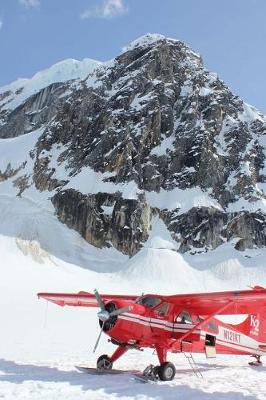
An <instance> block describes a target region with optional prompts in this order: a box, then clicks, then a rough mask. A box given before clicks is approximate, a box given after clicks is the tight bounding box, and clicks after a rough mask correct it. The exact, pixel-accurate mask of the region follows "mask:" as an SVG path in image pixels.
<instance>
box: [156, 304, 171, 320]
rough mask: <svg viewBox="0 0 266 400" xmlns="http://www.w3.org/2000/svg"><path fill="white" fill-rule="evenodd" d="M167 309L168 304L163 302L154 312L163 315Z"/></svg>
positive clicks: (166, 312)
mask: <svg viewBox="0 0 266 400" xmlns="http://www.w3.org/2000/svg"><path fill="white" fill-rule="evenodd" d="M168 311H169V304H168V303H163V304H162V305H161V306H159V307H158V308H156V310H155V313H156V314H157V315H158V316H160V317H164V316H165V315H167V314H168Z"/></svg>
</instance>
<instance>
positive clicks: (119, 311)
mask: <svg viewBox="0 0 266 400" xmlns="http://www.w3.org/2000/svg"><path fill="white" fill-rule="evenodd" d="M130 310H132V307H131V306H128V307H122V308H118V310H114V311H112V312H110V314H109V315H110V317H115V316H116V315H121V314H124V313H126V312H128V311H130Z"/></svg>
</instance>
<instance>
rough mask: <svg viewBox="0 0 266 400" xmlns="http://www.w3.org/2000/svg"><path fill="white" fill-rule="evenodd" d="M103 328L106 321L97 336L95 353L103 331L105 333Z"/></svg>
mask: <svg viewBox="0 0 266 400" xmlns="http://www.w3.org/2000/svg"><path fill="white" fill-rule="evenodd" d="M103 328H104V323H103V324H102V327H101V331H100V333H99V336H98V337H97V340H96V343H95V346H94V348H93V353H95V351H96V349H97V347H98V344H99V341H100V339H101V336H102V333H103Z"/></svg>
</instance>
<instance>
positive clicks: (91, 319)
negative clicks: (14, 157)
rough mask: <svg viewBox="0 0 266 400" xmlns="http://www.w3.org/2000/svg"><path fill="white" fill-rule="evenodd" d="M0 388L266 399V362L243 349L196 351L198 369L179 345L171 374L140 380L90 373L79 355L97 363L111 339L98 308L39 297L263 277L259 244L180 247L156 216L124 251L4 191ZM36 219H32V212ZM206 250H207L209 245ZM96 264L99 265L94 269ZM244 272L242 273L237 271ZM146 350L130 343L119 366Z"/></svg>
mask: <svg viewBox="0 0 266 400" xmlns="http://www.w3.org/2000/svg"><path fill="white" fill-rule="evenodd" d="M0 215H1V222H0V254H1V261H0V316H1V330H0V398H1V399H4V400H13V399H14V400H15V399H16V400H20V399H21V400H22V399H31V400H34V399H59V400H60V399H65V400H72V399H79V400H83V399H90V400H91V399H92V400H94V399H95V400H96V399H97V400H102V399H111V400H114V399H120V400H121V399H123V400H131V399H135V400H152V399H154V400H155V399H156V400H158V399H170V400H171V399H175V400H176V399H178V398H180V399H181V398H182V399H183V398H188V399H200V400H201V399H214V398H215V399H218V400H219V399H220V400H225V399H230V400H231V399H236V400H247V399H248V400H249V399H254V400H255V399H259V400H261V399H265V398H266V384H265V380H266V369H265V368H264V367H262V368H261V369H260V370H258V371H257V370H252V369H251V368H250V367H248V366H247V362H248V357H239V358H237V357H221V358H218V359H216V360H214V361H206V360H205V358H204V357H203V356H196V357H195V359H196V361H197V362H198V364H199V367H200V369H201V371H202V373H203V379H200V378H197V377H196V376H195V375H194V374H193V373H192V372H191V370H190V369H189V366H188V364H187V361H186V359H185V357H184V356H183V355H180V356H170V359H171V360H173V361H174V362H175V364H176V366H177V368H178V374H177V378H176V379H175V380H174V381H173V382H171V383H159V384H158V385H150V384H148V385H143V384H140V383H136V382H134V381H133V380H132V377H131V376H130V375H126V376H118V377H115V378H114V377H91V376H87V375H84V374H82V373H79V372H78V371H76V370H75V368H74V366H75V365H80V364H87V365H92V366H93V365H95V361H96V359H97V357H98V356H99V355H100V354H102V353H105V352H107V353H111V352H112V351H113V345H111V344H110V343H108V342H107V340H106V337H103V338H102V340H101V343H100V345H99V347H98V349H97V353H96V354H92V348H93V345H94V342H95V340H96V336H97V334H98V333H99V327H98V322H97V318H96V310H95V309H82V308H80V309H79V308H67V307H66V308H61V307H58V306H55V305H52V304H48V303H46V302H44V301H43V300H38V299H37V297H36V293H37V292H38V291H71V292H72V291H79V290H82V289H83V290H87V291H92V290H93V289H94V288H95V287H97V288H98V289H99V290H100V291H102V292H110V293H111V292H116V293H128V292H130V293H136V294H140V293H141V292H147V291H148V292H156V293H167V294H170V293H179V292H189V291H203V290H221V289H228V288H240V287H241V288H244V287H246V286H247V285H248V284H254V283H259V284H261V285H263V284H264V285H266V276H265V273H264V272H263V267H264V265H263V260H265V251H264V250H253V251H249V252H246V253H239V252H236V251H235V250H233V247H230V246H229V245H227V246H225V247H224V248H223V250H221V249H220V250H218V251H214V252H211V253H208V254H204V255H202V256H201V255H199V256H197V258H195V257H194V258H193V256H183V255H180V254H179V253H177V252H176V251H175V249H174V243H172V242H171V237H170V235H169V234H168V232H167V230H166V228H165V227H164V225H163V223H162V222H161V221H160V220H156V219H155V220H154V221H153V227H152V230H151V234H150V238H149V240H148V241H147V243H146V244H145V245H144V248H143V249H142V250H141V251H140V252H139V253H138V254H137V255H136V256H135V257H133V258H131V259H129V258H128V257H126V256H123V255H121V254H120V253H118V252H115V251H114V250H111V249H106V250H99V249H95V248H93V247H92V246H90V245H88V244H87V243H86V242H85V241H84V240H83V239H81V238H80V237H79V236H78V235H77V233H76V232H74V231H72V230H69V229H68V228H66V227H65V226H64V225H62V224H60V223H59V222H58V221H57V219H56V218H55V217H54V216H53V214H52V212H51V210H49V209H45V208H41V207H40V206H39V205H38V204H36V203H34V201H30V200H27V199H22V198H16V199H14V198H11V197H8V196H0ZM34 221H35V222H34ZM210 254H211V255H210ZM97 267H99V268H98V271H97V272H96V270H97ZM240 274H241V280H240V279H239V276H240ZM156 362H157V361H156V357H155V356H154V355H153V354H152V352H151V351H149V350H147V351H145V352H143V353H140V352H136V351H131V352H129V353H128V354H127V355H126V356H125V357H124V358H122V359H121V360H119V361H118V362H117V367H120V368H124V369H128V368H131V369H132V368H133V369H143V368H144V367H145V366H147V365H148V364H149V363H154V364H155V363H156Z"/></svg>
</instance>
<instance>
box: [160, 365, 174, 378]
mask: <svg viewBox="0 0 266 400" xmlns="http://www.w3.org/2000/svg"><path fill="white" fill-rule="evenodd" d="M175 372H176V369H175V366H174V364H172V363H170V362H165V363H163V364H161V365H160V366H159V367H157V373H158V376H159V378H160V380H161V381H171V380H172V379H174V376H175Z"/></svg>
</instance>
